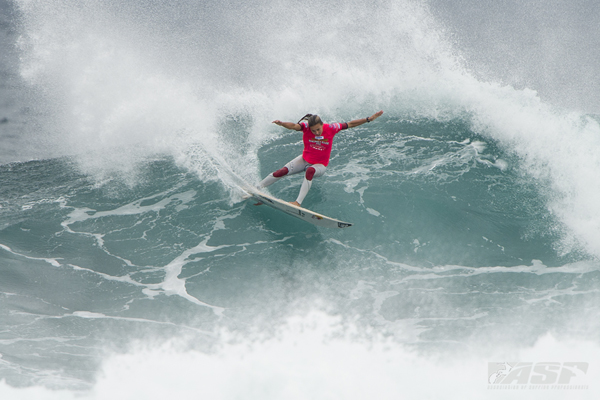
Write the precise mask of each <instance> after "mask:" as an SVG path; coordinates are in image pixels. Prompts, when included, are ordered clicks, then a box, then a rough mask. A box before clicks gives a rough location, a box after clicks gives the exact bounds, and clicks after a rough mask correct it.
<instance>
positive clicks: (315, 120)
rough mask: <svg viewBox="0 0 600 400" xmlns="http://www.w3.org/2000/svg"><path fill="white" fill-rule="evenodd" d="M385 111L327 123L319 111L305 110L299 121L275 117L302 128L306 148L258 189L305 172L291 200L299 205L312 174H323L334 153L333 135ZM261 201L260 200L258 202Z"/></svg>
mask: <svg viewBox="0 0 600 400" xmlns="http://www.w3.org/2000/svg"><path fill="white" fill-rule="evenodd" d="M381 114H383V111H379V112H376V113H375V114H373V115H371V116H370V117H367V118H361V119H355V120H352V121H350V122H343V123H339V122H336V123H333V124H324V123H323V121H321V118H320V117H319V116H318V115H312V114H306V115H305V116H304V117H302V119H301V120H300V121H298V122H297V123H293V122H281V121H280V120H278V119H277V120H275V121H273V123H274V124H276V125H279V126H283V127H284V128H286V129H290V130H293V131H302V140H303V141H304V151H303V152H302V154H301V155H299V156H298V157H296V158H294V159H293V160H292V161H290V162H288V163H287V164H285V166H284V167H283V168H281V169H278V170H277V171H275V172H273V173H271V174H269V175H268V176H267V177H266V178H265V179H263V180H262V182H261V183H260V184H259V185H258V188H259V189H262V188H265V187H267V186H270V185H272V184H274V183H275V182H277V181H278V180H279V179H281V178H283V177H284V176H286V175H293V174H299V173H301V172H304V173H305V174H304V181H303V182H302V186H301V187H300V193H299V194H298V198H297V199H296V201H290V203H291V204H294V205H296V206H300V205H301V204H302V201H304V198H305V197H306V194H307V193H308V191H309V190H310V187H311V186H312V180H313V178H317V177H320V176H322V175H323V174H324V173H325V170H326V169H327V165H328V164H329V157H330V156H331V146H332V144H333V137H334V136H335V135H336V134H337V133H338V132H339V131H341V130H343V129H348V128H354V127H357V126H360V125H362V124H365V123H367V122H371V121H374V120H376V119H377V118H379V117H380V116H381ZM259 204H260V203H259Z"/></svg>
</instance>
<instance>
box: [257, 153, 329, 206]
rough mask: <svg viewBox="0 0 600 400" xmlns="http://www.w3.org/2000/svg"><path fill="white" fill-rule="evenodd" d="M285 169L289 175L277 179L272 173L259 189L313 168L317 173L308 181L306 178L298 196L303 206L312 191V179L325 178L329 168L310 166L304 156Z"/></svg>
mask: <svg viewBox="0 0 600 400" xmlns="http://www.w3.org/2000/svg"><path fill="white" fill-rule="evenodd" d="M285 167H286V168H287V169H288V172H287V174H285V175H281V176H279V177H276V176H274V175H273V173H271V174H269V175H267V177H266V178H265V179H263V180H262V182H261V183H260V184H259V185H258V188H259V189H262V188H265V187H267V186H271V185H272V184H274V183H275V182H277V181H278V180H279V179H281V178H283V177H284V176H286V175H294V174H299V173H301V172H304V171H306V170H307V169H308V168H310V167H313V168H314V169H315V173H314V175H313V176H312V177H311V179H308V178H307V177H306V175H305V176H304V182H302V186H301V187H300V193H299V194H298V198H297V199H296V201H297V202H298V204H302V202H303V201H304V198H305V197H306V195H307V194H308V191H309V190H310V187H311V186H312V178H317V177H319V176H323V174H325V170H326V169H327V167H326V166H324V165H323V164H310V163H308V162H306V161H304V159H303V158H302V155H299V156H298V157H296V158H294V159H293V160H292V161H290V162H289V163H287V164H285Z"/></svg>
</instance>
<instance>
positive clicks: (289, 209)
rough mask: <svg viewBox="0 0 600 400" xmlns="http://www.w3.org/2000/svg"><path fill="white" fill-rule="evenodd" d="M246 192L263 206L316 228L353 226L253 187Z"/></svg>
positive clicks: (246, 189) (246, 188)
mask: <svg viewBox="0 0 600 400" xmlns="http://www.w3.org/2000/svg"><path fill="white" fill-rule="evenodd" d="M244 190H245V191H246V192H247V193H248V194H249V195H250V196H251V197H253V198H255V199H256V200H258V201H260V202H262V203H263V204H265V205H267V206H269V207H272V208H274V209H276V210H279V211H283V212H284V213H286V214H289V215H291V216H293V217H296V218H300V219H301V220H303V221H306V222H309V223H311V224H313V225H316V226H322V227H325V228H348V227H350V226H352V224H351V223H349V222H344V221H339V220H337V219H334V218H330V217H327V216H325V215H322V214H319V213H316V212H314V211H311V210H309V209H307V208H303V207H298V206H295V205H293V204H290V203H288V202H286V201H283V200H280V199H278V198H276V197H273V196H271V195H269V194H266V193H263V192H260V191H259V190H257V189H254V188H251V187H245V188H244Z"/></svg>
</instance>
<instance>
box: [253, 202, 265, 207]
mask: <svg viewBox="0 0 600 400" xmlns="http://www.w3.org/2000/svg"><path fill="white" fill-rule="evenodd" d="M254 205H255V206H262V205H263V202H262V201H259V202H258V203H254Z"/></svg>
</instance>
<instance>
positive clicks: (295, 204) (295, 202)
mask: <svg viewBox="0 0 600 400" xmlns="http://www.w3.org/2000/svg"><path fill="white" fill-rule="evenodd" d="M290 204H292V205H294V206H296V207H300V203H298V202H297V201H290Z"/></svg>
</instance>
